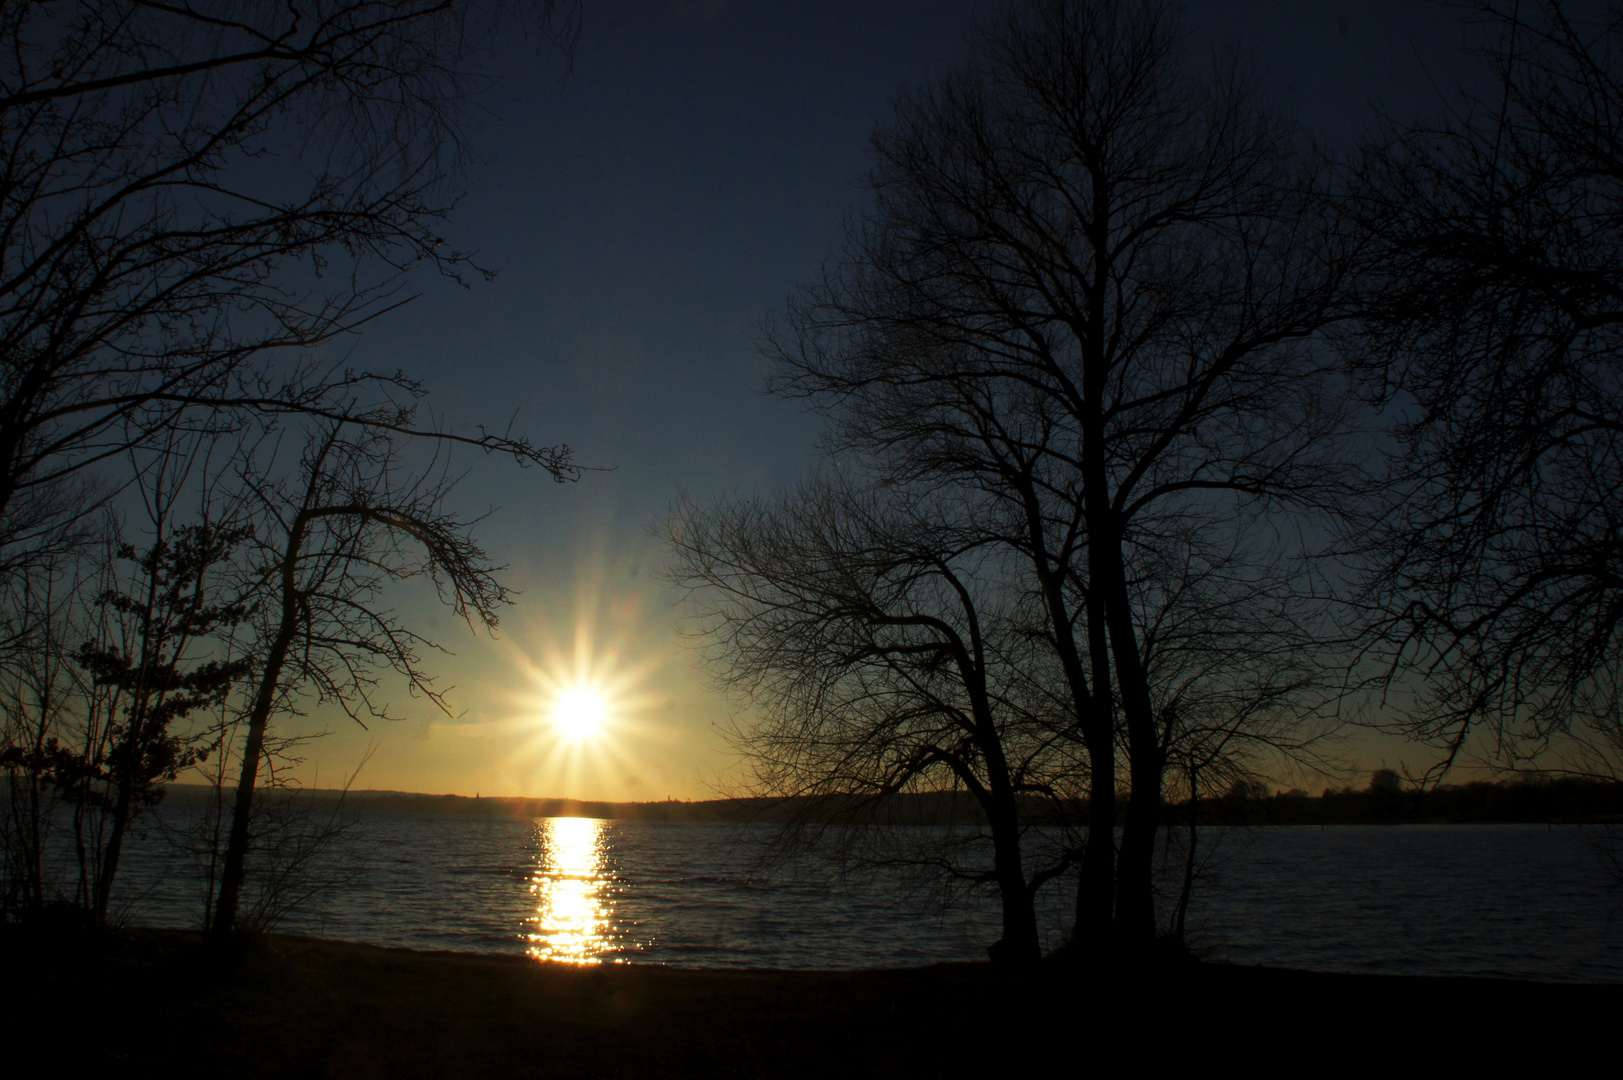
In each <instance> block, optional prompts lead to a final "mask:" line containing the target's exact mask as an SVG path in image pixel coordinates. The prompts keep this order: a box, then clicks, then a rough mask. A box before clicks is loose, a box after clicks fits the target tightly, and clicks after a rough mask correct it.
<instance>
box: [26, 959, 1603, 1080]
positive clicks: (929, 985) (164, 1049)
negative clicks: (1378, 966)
mask: <svg viewBox="0 0 1623 1080" xmlns="http://www.w3.org/2000/svg"><path fill="white" fill-rule="evenodd" d="M0 956H3V957H4V963H5V970H6V971H7V972H8V973H9V977H8V978H7V979H6V980H4V981H3V982H4V985H3V989H0V1017H3V1020H0V1028H3V1030H4V1031H5V1032H6V1034H5V1037H6V1038H7V1040H8V1044H9V1045H10V1046H11V1047H12V1048H13V1050H14V1052H17V1051H19V1050H20V1048H22V1047H25V1046H28V1045H30V1044H34V1045H40V1046H41V1047H44V1048H48V1049H49V1050H50V1052H51V1053H52V1055H53V1057H56V1058H57V1059H58V1060H61V1061H63V1062H70V1061H71V1063H72V1065H73V1069H72V1070H70V1071H78V1070H79V1069H80V1068H83V1069H85V1070H86V1071H88V1070H89V1069H90V1068H92V1067H116V1069H117V1070H118V1075H132V1076H147V1075H164V1076H229V1077H232V1078H233V1080H241V1078H246V1077H272V1076H289V1077H293V1076H298V1077H333V1078H346V1077H501V1078H504V1080H508V1078H514V1077H528V1076H549V1077H577V1076H579V1077H596V1076H605V1077H606V1076H627V1077H667V1076H668V1077H678V1076H682V1077H688V1076H701V1077H702V1076H750V1077H755V1076H761V1077H778V1076H782V1077H801V1076H805V1077H814V1076H815V1077H835V1076H840V1077H844V1076H885V1077H897V1076H941V1077H956V1076H971V1075H987V1076H1015V1075H1039V1074H1040V1075H1045V1076H1046V1075H1072V1076H1075V1075H1084V1074H1086V1075H1094V1074H1096V1072H1097V1070H1098V1068H1099V1067H1100V1066H1104V1065H1111V1066H1129V1065H1134V1066H1157V1067H1165V1066H1167V1065H1179V1064H1185V1063H1187V1064H1189V1065H1192V1066H1200V1065H1217V1064H1219V1063H1227V1064H1229V1065H1234V1066H1239V1065H1241V1064H1245V1065H1246V1066H1247V1067H1248V1068H1251V1069H1262V1068H1264V1067H1265V1066H1266V1063H1267V1062H1270V1061H1274V1062H1283V1063H1288V1065H1287V1067H1289V1068H1292V1069H1296V1068H1317V1067H1318V1066H1319V1065H1321V1064H1324V1063H1327V1062H1335V1061H1345V1060H1349V1059H1348V1058H1347V1057H1346V1055H1347V1054H1349V1053H1350V1054H1351V1055H1352V1057H1351V1059H1350V1060H1354V1061H1356V1062H1358V1063H1359V1064H1358V1066H1357V1067H1359V1068H1360V1069H1366V1070H1373V1071H1381V1070H1382V1069H1384V1068H1385V1067H1386V1066H1387V1065H1398V1064H1399V1063H1409V1064H1414V1063H1416V1052H1417V1051H1419V1052H1420V1053H1421V1055H1422V1058H1423V1059H1425V1060H1432V1061H1436V1062H1439V1063H1440V1062H1443V1061H1450V1062H1454V1063H1458V1062H1459V1061H1460V1060H1461V1059H1462V1058H1465V1059H1469V1058H1472V1057H1475V1056H1477V1055H1479V1054H1482V1053H1487V1052H1492V1048H1493V1047H1494V1046H1496V1045H1499V1044H1500V1043H1501V1041H1502V1035H1503V1029H1502V1025H1503V1024H1505V1023H1507V1022H1508V1023H1510V1024H1512V1025H1513V1026H1514V1029H1515V1031H1517V1032H1520V1033H1525V1034H1526V1035H1527V1036H1528V1037H1531V1038H1534V1039H1536V1040H1538V1041H1539V1042H1541V1043H1545V1044H1546V1045H1548V1046H1549V1047H1551V1048H1552V1050H1554V1051H1557V1052H1559V1054H1560V1055H1561V1057H1562V1058H1566V1059H1569V1060H1579V1059H1580V1058H1579V1056H1573V1055H1580V1056H1581V1051H1582V1048H1583V1047H1585V1046H1586V1045H1594V1046H1596V1047H1602V1046H1606V1047H1609V1045H1610V1042H1611V1033H1612V1027H1613V1024H1614V1022H1615V1018H1616V1016H1617V1015H1618V1012H1619V1009H1620V1007H1623V985H1570V984H1556V983H1529V982H1513V981H1508V980H1495V979H1468V978H1437V977H1399V976H1382V975H1341V974H1326V973H1316V972H1303V971H1287V970H1279V969H1269V968H1256V967H1239V966H1231V965H1224V964H1208V963H1196V962H1192V961H1181V962H1178V963H1167V964H1163V965H1158V966H1154V967H1139V968H1120V969H1113V970H1111V971H1108V972H1103V973H1101V972H1097V971H1094V972H1089V971H1088V970H1087V969H1084V968H1079V967H1075V966H1061V965H1059V964H1055V963H1049V964H1045V965H1043V966H1042V967H1039V968H1037V969H1034V970H1030V971H1006V970H1002V969H998V968H994V967H993V966H991V965H989V964H984V963H981V964H947V965H937V966H933V967H925V968H909V969H880V970H868V971H761V970H717V969H684V968H669V967H657V966H646V965H637V964H615V965H600V966H570V965H564V964H555V963H538V962H535V961H531V960H527V959H524V958H522V957H502V956H488V955H480V954H469V953H454V952H416V951H411V950H406V949H388V948H378V947H374V946H367V945H357V944H352V943H347V942H339V941H325V940H317V939H312V938H300V937H291V936H284V935H255V936H250V937H244V938H242V939H239V940H238V941H237V942H236V943H235V944H234V946H233V947H232V948H231V949H230V950H229V952H228V954H227V955H225V956H222V955H221V954H220V953H218V952H215V951H211V950H209V949H208V948H206V947H205V945H204V943H203V941H202V939H201V936H200V935H198V934H196V933H188V932H181V931H164V930H144V929H132V930H125V931H121V932H117V933H114V934H105V935H96V934H82V933H61V932H58V933H55V934H46V935H38V934H34V933H29V932H28V931H25V930H22V929H19V928H15V927H12V928H5V929H4V931H3V932H0ZM86 1001H94V1002H96V1003H97V1005H96V1009H95V1012H94V1016H93V1017H92V1016H90V1015H89V1014H82V1013H78V1012H77V1011H75V1010H74V1007H73V1005H72V1003H73V1002H86ZM40 1040H47V1041H48V1042H42V1041H40ZM1405 1047H1407V1048H1408V1049H1407V1050H1402V1049H1401V1048H1405ZM64 1054H66V1055H68V1056H67V1057H62V1056H61V1055H64Z"/></svg>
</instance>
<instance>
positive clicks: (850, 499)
mask: <svg viewBox="0 0 1623 1080" xmlns="http://www.w3.org/2000/svg"><path fill="white" fill-rule="evenodd" d="M967 509H968V508H967V507H966V506H964V505H963V504H962V503H960V502H957V501H956V500H954V499H953V498H952V496H951V495H950V494H948V495H946V497H945V498H943V497H942V496H941V495H940V494H939V493H936V494H932V493H929V492H927V491H924V490H920V489H915V490H912V491H898V490H894V489H892V490H885V489H883V488H874V487H860V486H858V485H857V484H855V483H853V481H852V478H851V477H849V476H846V475H841V474H838V473H833V472H827V473H824V474H823V475H821V476H819V477H816V478H814V479H812V480H809V481H806V482H804V483H802V484H801V485H800V486H798V487H797V488H795V489H792V490H791V491H789V492H787V493H786V494H785V495H783V496H782V497H781V498H779V499H776V500H772V501H759V500H748V499H741V500H733V501H727V502H721V503H717V504H714V505H711V506H708V507H700V506H698V505H695V504H693V503H691V502H689V503H685V504H683V505H681V506H680V507H678V508H677V510H676V512H675V513H674V514H673V516H672V519H671V522H670V526H669V531H670V536H671V539H672V542H673V544H674V546H675V548H676V551H677V553H678V562H677V566H676V568H675V570H674V571H673V574H674V576H675V578H676V580H677V581H678V582H679V583H681V584H682V585H684V586H685V587H686V588H687V589H688V590H690V592H691V593H692V594H693V596H694V597H695V599H696V600H697V601H698V603H699V605H700V612H701V613H700V621H701V623H702V627H701V633H702V634H703V635H704V636H705V637H706V638H707V639H708V653H709V659H710V661H711V664H712V670H714V671H715V672H716V673H717V676H718V680H719V682H720V683H721V684H722V685H723V686H724V687H725V688H727V689H728V690H730V691H732V692H734V693H736V694H738V695H739V696H740V697H741V698H742V699H743V700H745V701H747V702H748V703H749V705H750V706H751V709H752V711H751V715H750V717H749V719H748V720H746V721H745V722H744V723H743V724H741V725H739V726H737V727H735V728H733V729H732V731H731V735H732V741H733V743H734V745H735V746H736V747H737V749H738V750H739V751H740V752H741V754H742V755H743V757H744V759H745V761H746V762H747V763H748V765H747V767H748V770H749V780H748V782H746V784H745V788H746V790H747V793H748V794H750V795H755V796H768V797H773V798H779V799H789V800H798V801H799V802H800V805H801V812H802V814H803V816H805V817H808V818H811V819H813V820H826V819H827V818H828V817H829V816H830V813H831V811H832V813H833V816H834V820H835V821H836V823H837V831H838V832H839V836H840V839H842V840H846V841H849V840H851V839H853V837H852V834H851V833H850V831H849V830H850V829H851V828H852V827H854V826H860V825H861V824H862V823H863V822H864V821H865V820H868V817H867V815H868V814H870V813H882V812H883V811H884V810H885V809H886V808H887V806H888V804H887V801H886V800H887V799H888V798H889V797H890V796H893V795H896V794H897V793H899V792H903V791H940V790H964V791H967V792H968V793H969V794H970V795H971V797H972V798H973V799H974V800H975V803H976V805H978V806H979V808H980V810H981V813H982V815H983V818H984V821H985V826H986V834H987V835H988V836H989V838H990V841H991V845H990V846H991V862H992V865H991V866H990V867H986V866H984V864H983V863H981V860H982V859H983V858H984V856H983V855H982V854H981V853H980V852H979V851H976V850H974V849H973V848H968V850H967V851H960V852H957V853H955V852H953V851H943V852H939V853H937V854H935V855H933V856H931V858H932V859H933V860H934V861H935V862H936V864H937V865H938V866H939V867H940V868H941V869H943V870H945V871H946V872H947V873H949V874H951V875H953V876H955V877H958V878H961V879H971V880H978V881H984V882H987V883H990V884H993V885H995V886H996V888H997V890H998V893H999V897H1000V899H1001V902H1002V911H1003V933H1002V937H1001V939H1000V940H999V941H998V942H997V943H996V944H995V945H994V946H993V947H992V955H993V956H994V958H996V959H998V960H1000V961H1007V962H1012V963H1030V962H1034V961H1035V960H1037V958H1038V957H1039V955H1040V951H1039V942H1038V935H1037V922H1036V915H1035V909H1034V906H1033V901H1034V898H1035V896H1036V893H1037V890H1038V889H1039V888H1041V886H1042V885H1043V884H1044V883H1045V882H1046V881H1048V880H1049V879H1051V878H1053V877H1054V876H1055V875H1056V874H1058V873H1060V872H1062V871H1063V869H1064V868H1065V867H1066V866H1067V865H1068V862H1069V859H1068V858H1067V857H1066V855H1065V853H1064V852H1063V851H1062V850H1061V851H1055V850H1053V849H1052V848H1051V847H1050V848H1049V850H1046V851H1044V850H1041V845H1037V846H1036V847H1035V848H1034V847H1033V845H1031V844H1029V843H1028V842H1027V822H1026V821H1024V820H1022V818H1023V816H1024V815H1022V808H1023V805H1029V804H1031V803H1033V802H1039V801H1045V802H1053V803H1056V804H1058V805H1061V806H1063V805H1064V803H1065V802H1066V801H1067V796H1072V795H1074V792H1075V787H1074V783H1075V773H1076V767H1075V765H1076V763H1075V759H1074V757H1069V758H1068V757H1067V755H1066V753H1065V751H1066V749H1067V747H1068V743H1069V740H1067V739H1066V738H1065V737H1064V735H1063V733H1062V729H1063V728H1064V727H1065V726H1066V725H1065V720H1064V717H1065V710H1064V707H1063V703H1062V702H1059V701H1056V700H1055V699H1054V698H1053V697H1052V695H1051V693H1050V692H1049V691H1048V688H1047V687H1045V686H1044V685H1043V682H1042V680H1041V678H1040V674H1041V672H1042V671H1043V670H1044V668H1045V667H1046V666H1047V665H1045V663H1044V657H1043V655H1042V653H1041V652H1040V651H1037V650H1034V649H1033V648H1032V639H1033V635H1032V634H1031V633H1030V631H1029V628H1027V627H1026V626H1024V625H1022V624H1021V623H1020V621H1019V620H1020V619H1021V618H1022V617H1023V615H1024V612H1023V610H1022V608H1023V606H1024V605H1023V604H1022V597H1021V592H1022V591H1023V588H1022V586H1023V583H1021V582H1019V581H1018V580H1013V581H1011V579H1010V577H1009V573H1008V567H1007V565H1006V564H1002V560H1000V555H1001V554H1003V553H999V552H997V551H994V550H988V548H987V547H986V546H985V545H984V544H982V543H981V542H980V540H979V537H978V531H977V530H976V529H974V528H973V527H965V525H964V524H962V520H963V516H964V514H965V512H966V510H967ZM1056 720H1057V721H1058V722H1056ZM1056 744H1057V745H1056ZM1067 784H1070V785H1072V786H1071V787H1069V788H1067V787H1066V785H1067ZM881 820H883V819H882V818H881ZM956 846H957V847H958V848H960V849H963V848H965V847H966V845H964V844H962V842H961V839H960V840H959V841H957V842H956ZM915 858H917V856H915Z"/></svg>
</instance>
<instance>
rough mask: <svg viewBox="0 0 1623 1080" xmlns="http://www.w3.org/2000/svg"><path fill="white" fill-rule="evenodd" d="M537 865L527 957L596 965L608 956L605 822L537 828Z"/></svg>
mask: <svg viewBox="0 0 1623 1080" xmlns="http://www.w3.org/2000/svg"><path fill="white" fill-rule="evenodd" d="M536 828H537V829H538V830H540V834H541V836H540V839H541V864H540V865H539V866H538V867H537V868H536V871H535V876H534V878H533V879H532V880H531V883H530V891H531V892H532V893H533V894H534V895H535V919H534V928H533V930H532V931H531V933H530V935H529V939H530V949H529V953H530V955H531V956H533V957H535V958H536V959H537V960H561V961H563V962H565V963H571V964H595V963H598V962H599V960H600V954H602V953H604V952H606V951H608V949H609V945H610V941H609V914H610V910H611V906H612V905H611V903H610V901H609V895H608V884H609V876H608V874H607V873H606V872H605V871H604V867H603V839H604V836H603V822H602V821H599V820H598V819H596V818H576V817H560V818H548V819H546V820H545V821H538V822H536Z"/></svg>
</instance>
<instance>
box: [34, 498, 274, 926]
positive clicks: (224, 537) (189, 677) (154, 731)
mask: <svg viewBox="0 0 1623 1080" xmlns="http://www.w3.org/2000/svg"><path fill="white" fill-rule="evenodd" d="M244 538H245V534H244V533H243V532H242V531H240V530H234V529H229V528H227V529H222V528H218V527H215V526H212V525H210V524H208V523H201V524H194V525H186V526H182V527H180V528H178V529H174V530H172V531H168V530H164V531H160V533H159V535H158V537H157V539H155V540H154V541H153V543H152V544H151V546H150V547H148V548H147V549H146V550H145V551H141V552H137V551H136V549H135V548H134V546H132V545H130V544H128V543H124V544H120V545H119V547H118V550H117V553H116V556H115V557H116V558H118V559H121V560H125V561H129V562H131V563H133V564H134V565H135V567H136V569H137V573H136V574H135V576H134V579H133V581H132V582H131V585H132V586H133V588H131V589H129V590H128V591H126V590H124V589H120V588H118V587H112V588H108V589H107V590H105V591H104V592H103V593H102V594H101V596H99V597H98V598H97V600H96V603H97V605H98V606H100V607H103V608H105V609H107V610H108V612H109V614H111V616H112V619H113V622H114V623H115V625H117V626H118V627H119V630H118V631H117V632H115V634H114V635H112V638H111V640H109V639H106V638H104V639H102V640H97V641H88V642H86V643H84V644H83V645H82V646H81V647H80V648H79V650H78V651H77V652H76V653H75V655H74V659H75V661H76V662H77V663H78V664H79V666H80V667H82V668H83V669H84V670H85V671H86V672H87V673H88V675H89V677H90V680H91V682H92V683H93V684H95V685H96V686H99V687H103V688H107V689H110V690H112V691H113V701H112V706H111V707H112V708H113V709H114V710H116V712H117V719H115V720H114V721H113V722H112V723H111V725H110V726H109V728H108V730H107V731H106V739H105V742H100V741H99V740H98V742H100V745H96V746H94V749H93V750H92V753H91V754H90V755H87V757H86V758H85V759H83V760H82V763H81V767H82V768H83V769H85V770H86V776H85V777H83V778H76V779H75V782H72V783H71V784H70V783H63V786H64V787H66V788H67V789H68V790H69V791H71V792H78V793H82V795H81V797H83V798H87V799H88V798H95V799H98V800H100V801H101V802H102V803H103V806H102V809H104V810H105V811H106V813H107V815H108V823H107V824H108V831H107V841H106V846H105V848H104V850H103V853H102V856H101V859H100V864H99V873H98V874H97V883H96V890H95V897H94V912H95V915H96V917H97V919H98V920H104V919H105V918H106V917H107V907H108V902H109V899H110V897H111V894H112V888H113V881H114V879H115V877H116V875H117V872H118V862H119V857H120V854H121V852H122V850H123V845H124V836H125V832H126V830H127V829H128V828H129V826H130V823H131V820H132V818H133V817H134V815H135V814H136V813H137V812H139V810H140V808H141V807H144V806H151V805H155V804H156V803H157V802H159V801H160V800H161V799H162V798H163V787H162V785H163V784H164V783H166V782H172V781H174V780H175V779H177V778H178V777H179V775H180V773H181V772H182V771H184V770H185V769H187V768H190V767H191V766H192V765H193V764H194V763H195V762H196V761H197V759H198V754H199V753H200V751H199V750H198V749H197V747H196V746H195V745H194V744H193V743H192V741H191V740H190V739H188V738H186V735H187V734H188V733H186V732H182V731H177V730H176V729H175V725H176V724H177V722H179V721H182V720H184V719H185V718H186V717H187V716H188V715H190V714H191V713H192V712H193V711H194V710H197V709H200V708H210V707H216V708H217V707H219V706H220V705H222V704H224V702H225V699H226V698H227V697H228V696H229V695H230V693H231V690H232V688H233V686H234V685H235V684H236V683H237V682H238V681H239V680H241V679H242V678H243V677H244V676H246V675H247V674H248V673H249V671H250V670H251V669H252V661H251V659H250V658H248V657H244V656H220V655H218V654H216V655H214V656H211V657H207V658H193V657H191V656H190V655H188V654H189V653H190V652H191V651H192V650H194V649H196V647H197V646H198V645H199V644H203V645H204V647H205V648H207V646H208V645H210V644H213V643H214V641H213V640H211V639H216V638H217V637H218V636H220V635H223V633H224V632H225V631H228V630H229V629H230V628H232V627H235V626H236V625H237V624H238V623H240V622H242V621H243V619H245V618H246V617H247V614H248V609H247V606H246V604H245V603H244V602H243V600H242V599H241V598H240V597H237V596H233V595H230V594H229V593H227V594H226V595H224V596H221V595H218V594H216V593H215V591H214V589H213V588H212V586H213V585H215V584H216V582H215V580H214V578H215V575H216V571H217V569H218V567H219V564H221V563H223V562H225V561H226V560H227V559H228V558H229V557H230V554H231V550H232V548H234V547H235V546H236V545H237V544H238V543H240V542H241V541H242V540H243V539H244ZM67 780H68V778H66V777H59V782H61V781H67Z"/></svg>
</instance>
